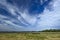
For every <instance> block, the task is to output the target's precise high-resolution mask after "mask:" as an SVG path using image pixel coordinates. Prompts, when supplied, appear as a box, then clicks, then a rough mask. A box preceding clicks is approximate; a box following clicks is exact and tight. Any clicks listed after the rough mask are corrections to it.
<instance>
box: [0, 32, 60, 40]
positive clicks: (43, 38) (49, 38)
mask: <svg viewBox="0 0 60 40" xmlns="http://www.w3.org/2000/svg"><path fill="white" fill-rule="evenodd" d="M0 40H60V32H25V33H24V32H20V33H0Z"/></svg>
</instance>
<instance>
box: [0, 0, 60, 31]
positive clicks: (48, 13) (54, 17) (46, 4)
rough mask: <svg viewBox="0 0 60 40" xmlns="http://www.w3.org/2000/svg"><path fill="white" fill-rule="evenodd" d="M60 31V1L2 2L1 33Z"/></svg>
mask: <svg viewBox="0 0 60 40" xmlns="http://www.w3.org/2000/svg"><path fill="white" fill-rule="evenodd" d="M45 29H60V0H0V31H40V30H45Z"/></svg>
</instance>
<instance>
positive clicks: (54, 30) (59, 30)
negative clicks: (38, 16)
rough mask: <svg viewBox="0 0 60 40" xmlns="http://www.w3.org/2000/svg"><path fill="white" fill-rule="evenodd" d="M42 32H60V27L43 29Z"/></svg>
mask: <svg viewBox="0 0 60 40" xmlns="http://www.w3.org/2000/svg"><path fill="white" fill-rule="evenodd" d="M41 32H60V29H50V30H43V31H41Z"/></svg>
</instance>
